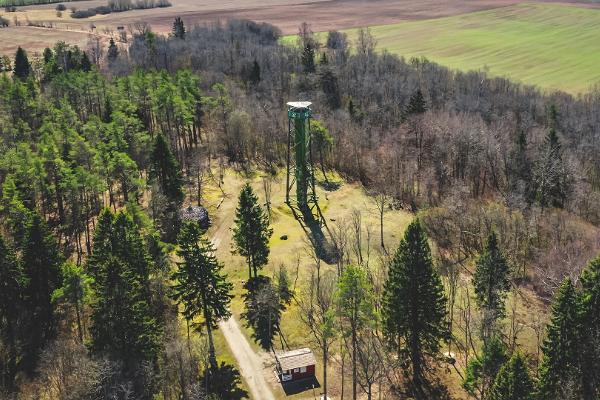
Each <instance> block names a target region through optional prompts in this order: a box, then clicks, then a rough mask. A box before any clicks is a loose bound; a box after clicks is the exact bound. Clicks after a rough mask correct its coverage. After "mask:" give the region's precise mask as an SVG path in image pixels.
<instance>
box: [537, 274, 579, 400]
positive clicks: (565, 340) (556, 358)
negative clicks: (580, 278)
mask: <svg viewBox="0 0 600 400" xmlns="http://www.w3.org/2000/svg"><path fill="white" fill-rule="evenodd" d="M580 326H581V325H580V315H579V305H578V302H577V293H576V291H575V287H574V286H573V283H572V282H571V280H570V279H565V281H564V282H563V283H562V285H561V286H560V289H559V290H558V293H557V295H556V298H555V300H554V304H553V306H552V314H551V319H550V324H549V325H548V327H547V332H546V340H545V341H544V344H543V347H542V350H543V353H544V358H543V360H542V365H541V367H540V383H539V388H538V391H539V393H538V395H539V397H540V398H543V399H548V400H554V399H556V400H558V399H573V400H575V399H580V398H581V395H582V392H581V385H582V381H581V376H582V371H581V368H580V362H579V361H580V360H579V357H580V354H581V351H582V350H583V348H582V345H581V342H580V340H581V335H580Z"/></svg>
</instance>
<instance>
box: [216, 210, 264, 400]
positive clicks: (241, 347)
mask: <svg viewBox="0 0 600 400" xmlns="http://www.w3.org/2000/svg"><path fill="white" fill-rule="evenodd" d="M223 208H228V209H230V210H229V211H228V212H223V211H224V210H223V209H222V210H221V212H222V215H227V217H225V218H224V219H223V220H221V221H219V225H218V227H217V229H216V230H215V232H214V233H213V236H212V239H211V241H212V243H213V246H214V247H215V248H217V247H218V246H219V245H220V244H221V242H222V241H223V239H224V238H225V235H227V233H228V232H229V228H230V227H231V225H232V224H233V215H234V213H233V209H234V208H235V202H232V201H229V202H226V203H224V204H223ZM219 328H220V329H221V332H222V333H223V336H225V340H226V341H227V345H228V346H229V348H230V349H231V353H232V354H233V355H234V357H235V359H236V360H237V364H238V367H239V370H240V374H241V375H242V377H244V380H245V381H246V384H247V385H248V389H249V390H250V396H251V398H252V399H254V400H275V396H273V393H272V392H271V389H270V387H269V384H268V383H267V381H266V380H265V377H264V375H263V374H264V366H263V363H262V359H261V358H260V356H259V355H258V354H256V353H255V352H254V350H252V347H250V343H248V340H247V339H246V337H245V336H244V334H243V333H242V331H241V330H240V326H239V325H238V322H237V321H236V320H235V317H233V316H232V317H231V318H229V319H228V320H227V321H221V322H219Z"/></svg>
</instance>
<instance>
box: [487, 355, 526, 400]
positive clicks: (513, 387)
mask: <svg viewBox="0 0 600 400" xmlns="http://www.w3.org/2000/svg"><path fill="white" fill-rule="evenodd" d="M534 390H535V386H534V383H533V380H532V379H531V375H530V374H529V369H528V368H527V362H526V360H525V357H523V356H522V355H521V354H520V353H516V354H514V355H513V356H512V357H511V359H510V360H509V361H508V362H507V363H506V364H504V365H503V366H502V368H501V369H500V372H498V375H497V376H496V380H495V381H494V386H492V390H491V393H490V396H489V398H488V399H489V400H533V399H534Z"/></svg>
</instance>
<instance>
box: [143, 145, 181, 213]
mask: <svg viewBox="0 0 600 400" xmlns="http://www.w3.org/2000/svg"><path fill="white" fill-rule="evenodd" d="M150 162H151V166H150V179H151V180H152V179H153V180H156V181H157V182H158V184H159V185H160V189H161V191H162V192H163V194H164V195H165V196H167V198H168V199H169V201H171V202H173V203H176V204H178V205H180V204H181V202H183V198H184V192H183V178H182V177H181V170H180V168H179V163H178V162H177V159H176V158H175V156H174V155H173V153H172V152H171V148H170V146H169V144H168V143H167V140H166V139H165V137H164V135H162V134H158V135H156V138H155V139H154V145H153V147H152V153H151V154H150Z"/></svg>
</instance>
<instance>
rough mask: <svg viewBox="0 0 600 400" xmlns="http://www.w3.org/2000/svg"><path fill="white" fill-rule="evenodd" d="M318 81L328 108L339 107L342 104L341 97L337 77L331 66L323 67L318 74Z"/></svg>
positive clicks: (334, 108) (335, 108)
mask: <svg viewBox="0 0 600 400" xmlns="http://www.w3.org/2000/svg"><path fill="white" fill-rule="evenodd" d="M319 83H320V84H321V90H322V91H323V93H324V94H325V98H326V99H327V105H328V106H329V108H331V109H332V110H337V109H338V108H340V107H341V106H342V97H341V94H340V88H339V85H338V79H337V76H335V74H334V73H333V71H332V69H331V68H328V67H325V68H323V70H322V71H321V73H320V76H319Z"/></svg>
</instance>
